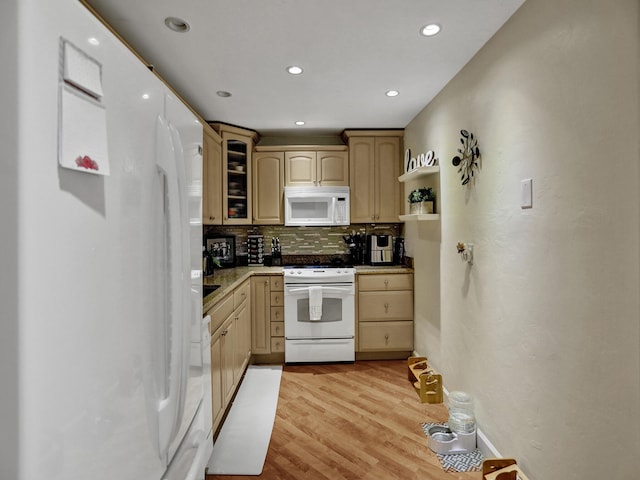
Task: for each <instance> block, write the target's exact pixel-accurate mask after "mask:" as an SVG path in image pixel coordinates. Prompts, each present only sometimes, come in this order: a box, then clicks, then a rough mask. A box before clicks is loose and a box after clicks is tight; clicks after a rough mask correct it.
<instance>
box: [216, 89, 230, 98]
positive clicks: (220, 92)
mask: <svg viewBox="0 0 640 480" xmlns="http://www.w3.org/2000/svg"><path fill="white" fill-rule="evenodd" d="M216 95H218V96H219V97H222V98H228V97H230V96H231V92H227V91H225V90H218V91H217V92H216Z"/></svg>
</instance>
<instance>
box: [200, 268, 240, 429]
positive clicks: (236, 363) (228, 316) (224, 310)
mask: <svg viewBox="0 0 640 480" xmlns="http://www.w3.org/2000/svg"><path fill="white" fill-rule="evenodd" d="M250 291H251V289H250V284H249V280H247V281H245V282H244V283H242V284H241V285H240V286H239V287H237V288H236V289H235V290H234V291H233V292H231V293H229V294H227V295H226V296H225V297H224V298H222V299H221V300H220V301H219V302H218V303H216V304H215V305H214V306H213V308H211V309H210V310H209V311H208V312H207V314H208V315H211V327H210V328H211V343H210V347H211V348H210V350H211V395H212V414H213V415H212V416H213V429H214V430H215V429H216V428H217V427H218V425H219V424H220V422H221V421H222V417H223V416H224V412H225V409H226V407H227V405H228V404H229V402H230V401H231V398H233V394H234V393H235V391H236V388H237V387H238V385H239V382H240V379H241V378H242V374H243V373H244V370H245V368H246V367H247V365H248V364H249V360H250V359H251V310H250V308H251V303H250V301H249V296H250Z"/></svg>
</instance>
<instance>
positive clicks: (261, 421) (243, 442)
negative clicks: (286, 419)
mask: <svg viewBox="0 0 640 480" xmlns="http://www.w3.org/2000/svg"><path fill="white" fill-rule="evenodd" d="M281 376H282V366H280V365H266V366H262V365H251V366H250V367H249V368H248V369H247V373H246V374H245V377H244V380H243V381H242V385H240V389H239V390H238V393H237V395H236V398H235V401H234V402H233V405H232V406H231V410H230V411H229V414H228V415H227V419H226V420H225V422H224V424H223V426H222V429H221V430H220V434H219V435H218V438H217V439H216V442H215V443H214V444H213V453H212V454H211V458H210V459H209V464H208V467H209V470H208V473H209V474H210V475H260V474H261V473H262V468H263V466H264V460H265V458H266V457H267V450H268V449H269V440H270V439H271V431H272V430H273V421H274V420H275V417H276V408H277V406H278V393H279V391H280V377H281Z"/></svg>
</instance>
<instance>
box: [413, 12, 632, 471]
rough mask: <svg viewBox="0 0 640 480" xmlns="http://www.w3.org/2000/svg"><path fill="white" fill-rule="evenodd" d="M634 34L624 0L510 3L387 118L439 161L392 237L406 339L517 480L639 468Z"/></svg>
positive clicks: (419, 149) (415, 148) (415, 149)
mask: <svg viewBox="0 0 640 480" xmlns="http://www.w3.org/2000/svg"><path fill="white" fill-rule="evenodd" d="M445 29H446V26H445ZM445 32H446V30H445ZM639 42H640V34H639V6H638V1H637V0H527V2H525V4H524V5H523V6H522V7H521V9H520V10H519V11H518V12H516V14H515V15H514V16H513V17H512V18H511V20H510V21H509V22H508V23H507V24H506V25H505V26H504V27H503V28H502V29H501V30H500V31H499V32H498V33H497V34H496V35H495V37H494V38H493V39H491V40H490V41H489V43H488V44H487V45H486V46H485V47H484V48H483V49H482V50H481V51H480V52H479V53H478V55H476V56H475V57H474V58H473V59H472V61H471V62H470V63H469V64H468V65H467V66H466V67H465V68H464V69H463V70H462V71H461V72H460V73H459V75H458V76H457V77H456V78H455V79H454V80H453V81H452V82H450V84H449V85H448V86H447V87H446V88H445V89H444V90H443V91H442V92H441V93H440V95H439V96H438V97H437V98H436V99H435V100H434V101H433V102H431V103H430V104H429V105H428V106H427V107H426V108H425V109H424V110H423V111H422V112H421V113H420V114H419V115H418V116H417V117H416V118H415V119H414V120H413V121H412V122H411V123H410V124H409V125H408V126H407V128H406V131H405V146H406V147H408V148H411V150H412V152H414V153H419V152H425V151H427V150H429V149H433V150H435V151H436V153H437V155H438V156H439V157H440V160H441V169H442V170H441V174H440V183H441V185H440V192H439V211H440V212H441V214H442V218H441V221H440V222H439V223H438V222H435V223H431V222H429V223H421V224H407V226H406V232H405V234H406V237H407V250H408V253H409V254H413V255H414V256H415V259H416V265H417V267H418V272H417V274H416V290H417V291H418V292H420V293H421V294H420V295H416V350H417V351H418V352H419V353H420V354H425V355H427V356H429V357H430V358H431V360H432V361H433V363H434V364H435V365H436V367H437V368H438V369H439V370H440V371H441V372H442V374H443V377H444V382H445V386H446V387H447V388H448V389H449V390H464V391H468V392H470V393H472V394H473V395H474V396H475V398H476V414H477V418H478V423H479V426H480V428H481V429H482V431H483V432H484V434H486V435H487V436H488V438H489V440H490V441H491V442H492V443H493V444H494V445H495V447H496V448H497V449H498V451H499V452H500V453H501V454H502V455H504V456H514V457H516V458H517V459H518V463H519V464H520V465H521V466H522V467H523V468H524V470H525V472H526V473H527V474H528V475H529V477H530V478H531V479H532V480H554V479H563V480H564V479H580V480H586V479H634V478H637V475H638V471H640V465H639V463H638V458H640V305H639V300H638V298H639V293H640V277H639V273H640V268H639V265H640V262H639V254H640V243H639V233H640V232H639V231H640V209H639V201H640V194H639V191H640V169H639V148H638V147H639V141H638V133H639V131H640V118H639V111H640V98H639V85H640V82H639V80H640V75H639V65H640V62H639V48H638V45H639ZM462 128H465V129H467V130H470V131H472V132H474V133H475V134H476V135H477V137H478V139H479V146H480V148H481V150H482V168H481V171H480V173H479V175H478V178H477V181H476V183H475V185H474V186H473V187H472V188H470V189H467V188H463V187H462V186H461V185H460V182H459V177H458V175H457V174H456V169H455V168H454V167H453V166H452V165H451V158H452V157H453V156H454V155H455V152H456V149H457V148H458V146H459V138H460V135H459V130H460V129H462ZM525 178H532V179H533V208H532V209H529V210H523V209H521V208H520V204H519V201H520V181H521V180H522V179H525ZM411 187H412V185H408V186H406V187H405V188H406V189H408V188H411ZM458 241H465V242H472V243H474V244H475V263H474V265H473V266H471V267H469V266H467V265H465V264H464V263H463V262H462V261H461V259H460V258H459V256H458V255H457V253H456V248H455V247H456V243H457V242H458ZM438 275H439V282H438ZM438 283H439V285H438ZM423 292H424V293H425V294H424V295H423V294H422V293H423Z"/></svg>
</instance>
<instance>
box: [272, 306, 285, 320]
mask: <svg viewBox="0 0 640 480" xmlns="http://www.w3.org/2000/svg"><path fill="white" fill-rule="evenodd" d="M271 321H272V322H284V307H271Z"/></svg>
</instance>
